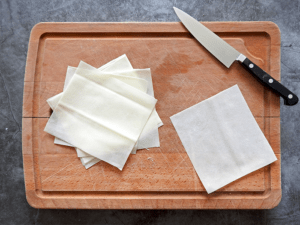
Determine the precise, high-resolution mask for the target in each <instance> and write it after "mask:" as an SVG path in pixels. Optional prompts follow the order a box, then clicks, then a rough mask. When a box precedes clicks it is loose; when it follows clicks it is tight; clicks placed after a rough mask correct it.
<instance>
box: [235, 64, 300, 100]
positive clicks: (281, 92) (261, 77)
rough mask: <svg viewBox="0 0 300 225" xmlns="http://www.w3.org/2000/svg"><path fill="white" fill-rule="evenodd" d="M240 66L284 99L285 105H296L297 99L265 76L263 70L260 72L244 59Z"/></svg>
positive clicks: (259, 69)
mask: <svg viewBox="0 0 300 225" xmlns="http://www.w3.org/2000/svg"><path fill="white" fill-rule="evenodd" d="M241 64H242V65H243V66H244V67H245V68H246V69H247V70H248V71H249V72H250V73H251V74H252V75H253V76H254V77H255V78H257V79H258V80H259V81H260V82H261V83H262V84H263V85H265V86H267V87H268V88H270V89H271V90H273V91H274V92H276V93H277V94H279V95H280V96H281V97H282V98H283V99H284V104H285V105H290V106H292V105H296V104H297V103H298V100H299V99H298V97H297V95H295V94H294V93H293V92H291V91H290V90H289V89H287V88H286V87H285V86H283V85H282V84H281V83H279V82H278V81H277V80H275V79H274V78H273V77H271V76H270V75H269V74H267V73H266V72H265V71H264V70H262V69H261V68H260V67H259V66H257V65H256V64H254V63H253V62H251V61H250V60H249V59H248V58H246V59H245V60H244V61H243V62H241Z"/></svg>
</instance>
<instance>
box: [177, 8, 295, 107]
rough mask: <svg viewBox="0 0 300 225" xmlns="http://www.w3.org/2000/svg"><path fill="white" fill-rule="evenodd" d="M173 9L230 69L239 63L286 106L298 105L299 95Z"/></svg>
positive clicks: (184, 14) (181, 12)
mask: <svg viewBox="0 0 300 225" xmlns="http://www.w3.org/2000/svg"><path fill="white" fill-rule="evenodd" d="M173 8H174V10H175V13H176V14H177V16H178V17H179V19H180V20H181V22H182V23H183V25H184V26H185V27H186V28H187V29H188V31H189V32H190V33H191V34H192V35H193V36H194V37H195V38H196V39H197V40H198V41H199V42H200V44H202V45H203V46H204V47H205V48H206V49H207V50H208V51H209V52H210V53H211V54H212V55H214V56H215V57H216V58H217V59H218V60H219V61H220V62H221V63H223V64H224V65H225V66H226V67H227V68H229V67H230V66H231V65H232V63H233V62H235V61H238V62H240V63H241V64H242V66H243V67H244V68H245V69H246V70H247V71H248V72H250V74H251V75H253V76H254V77H255V78H256V79H258V81H260V82H261V83H262V84H263V85H265V86H266V87H268V88H270V89H271V90H272V91H274V92H276V93H277V94H279V95H280V96H281V97H282V98H283V99H284V104H285V105H289V106H292V105H296V104H297V103H298V101H299V99H298V97H297V95H295V94H294V93H293V92H291V91H290V90H289V89H287V88H286V87H285V86H283V85H282V84H281V83H279V82H278V81H277V80H275V79H274V78H273V77H271V76H270V75H269V74H268V73H266V72H265V71H264V70H262V69H261V68H260V67H259V66H257V65H256V64H255V63H253V62H252V61H251V60H250V59H248V58H247V57H246V56H244V55H243V54H241V53H240V52H238V51H237V50H236V49H235V48H233V47H232V46H231V45H229V44H228V43H227V42H225V41H224V40H223V39H222V38H220V37H219V36H218V35H216V34H215V33H214V32H212V31H211V30H209V29H208V28H207V27H205V26H204V25H203V24H201V23H200V22H199V21H197V20H196V19H194V18H193V17H191V16H190V15H188V14H187V13H185V12H183V11H182V10H180V9H177V8H176V7H173Z"/></svg>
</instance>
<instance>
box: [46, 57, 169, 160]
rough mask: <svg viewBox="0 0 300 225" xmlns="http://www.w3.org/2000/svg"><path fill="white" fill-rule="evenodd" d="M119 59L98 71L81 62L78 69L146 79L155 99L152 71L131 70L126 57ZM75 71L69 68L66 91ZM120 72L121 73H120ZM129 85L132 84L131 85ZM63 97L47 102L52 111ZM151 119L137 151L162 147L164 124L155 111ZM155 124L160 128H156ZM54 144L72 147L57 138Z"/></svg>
mask: <svg viewBox="0 0 300 225" xmlns="http://www.w3.org/2000/svg"><path fill="white" fill-rule="evenodd" d="M119 58H121V60H118V59H116V60H113V61H112V62H110V63H108V64H106V65H104V66H102V67H100V68H99V69H96V68H94V67H92V66H91V65H89V64H87V63H85V62H83V61H81V62H80V63H79V66H78V68H80V69H88V70H94V72H95V71H102V72H103V71H116V72H118V73H117V74H116V75H121V76H125V77H126V76H131V77H134V78H142V79H145V80H146V81H147V82H148V86H147V93H148V94H149V95H151V96H153V97H154V91H153V84H152V78H151V72H150V69H136V70H134V69H133V70H132V69H130V68H132V67H131V64H130V63H129V60H128V59H127V57H126V56H123V57H119ZM117 62H118V63H119V64H117ZM124 70H126V71H125V72H124ZM75 71H76V68H75V67H68V70H67V75H66V81H65V86H64V89H65V88H66V87H67V85H68V83H69V81H70V80H71V78H72V76H73V75H74V73H75ZM119 71H121V72H119ZM97 73H98V72H97ZM90 75H93V74H90ZM129 84H131V83H129ZM61 95H62V93H60V94H58V95H56V96H54V97H52V98H49V99H48V100H47V102H48V104H49V105H50V107H51V108H52V109H54V108H55V106H56V105H57V103H58V101H59V99H60V97H61ZM150 118H151V119H150V120H149V122H147V126H145V128H144V130H143V132H142V134H141V137H140V140H139V142H138V144H137V146H136V147H137V149H143V148H153V147H159V146H160V143H159V133H158V127H159V126H162V125H163V123H162V121H161V119H160V118H159V116H158V114H157V112H156V110H154V111H153V113H152V114H151V117H150ZM155 123H156V124H157V125H158V126H156V124H155ZM54 143H55V144H60V145H67V146H72V145H70V144H69V143H67V142H65V141H62V140H60V139H59V138H57V137H56V138H55V140H54ZM135 152H136V149H135V150H133V151H132V153H133V154H134V153H135ZM77 154H78V157H85V156H87V157H90V156H89V155H88V154H87V153H85V152H83V151H82V150H80V149H77Z"/></svg>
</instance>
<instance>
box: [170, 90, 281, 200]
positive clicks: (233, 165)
mask: <svg viewBox="0 0 300 225" xmlns="http://www.w3.org/2000/svg"><path fill="white" fill-rule="evenodd" d="M171 121H172V123H173V125H174V127H175V129H176V131H177V133H178V135H179V137H180V140H181V142H182V144H183V146H184V148H185V150H186V152H187V154H188V156H189V158H190V160H191V161H192V164H193V166H194V168H195V170H196V172H197V174H198V176H199V178H200V180H201V182H202V183H203V185H204V187H205V189H206V191H207V192H208V193H209V194H210V193H212V192H214V191H216V190H218V189H219V188H221V187H223V186H225V185H227V184H229V183H231V182H233V181H235V180H237V179H239V178H241V177H243V176H245V175H247V174H249V173H251V172H253V171H255V170H258V169H260V168H262V167H264V166H266V165H268V164H270V163H272V162H274V161H276V160H277V159H276V156H275V154H274V152H273V150H272V148H271V146H270V145H269V143H268V141H267V140H266V138H265V136H264V134H263V132H262V131H261V129H260V128H259V126H258V124H257V122H256V121H255V118H254V117H253V115H252V113H251V111H250V109H249V107H248V105H247V103H246V101H245V99H244V97H243V95H242V93H241V91H240V89H239V88H238V86H237V85H235V86H233V87H231V88H229V89H227V90H225V91H222V92H220V93H219V94H217V95H215V96H213V97H211V98H209V99H207V100H204V101H202V102H200V103H198V104H196V105H194V106H192V107H190V108H188V109H186V110H184V111H182V112H180V113H178V114H176V115H174V116H172V117H171Z"/></svg>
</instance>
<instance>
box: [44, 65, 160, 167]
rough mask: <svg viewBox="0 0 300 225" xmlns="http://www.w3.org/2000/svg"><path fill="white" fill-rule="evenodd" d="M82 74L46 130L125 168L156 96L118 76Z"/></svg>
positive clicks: (62, 101) (65, 96)
mask: <svg viewBox="0 0 300 225" xmlns="http://www.w3.org/2000/svg"><path fill="white" fill-rule="evenodd" d="M81 72H82V73H81ZM79 74H80V75H79ZM79 74H77V73H76V74H75V75H74V76H73V78H72V79H71V81H70V84H69V85H68V87H67V88H66V90H65V91H64V92H63V95H62V97H61V99H60V101H59V103H58V105H57V106H56V108H55V111H54V112H53V114H52V115H51V117H50V119H49V121H48V123H47V125H46V127H45V131H46V132H48V133H50V134H52V135H54V136H56V137H58V138H60V139H62V140H64V141H66V142H68V143H70V144H72V145H74V146H76V147H78V148H80V149H82V150H83V151H85V152H86V153H88V154H90V155H92V156H94V157H96V158H98V159H101V160H103V161H105V162H107V163H109V164H111V165H113V166H116V167H117V168H119V169H120V170H122V168H123V166H124V164H125V162H126V160H127V158H128V156H129V154H130V152H131V150H132V149H133V147H134V145H135V143H136V141H137V140H138V138H139V136H140V134H141V132H142V129H143V128H144V126H145V124H146V122H147V120H148V119H149V117H150V115H151V113H152V111H153V109H154V106H155V104H156V99H154V98H153V97H151V96H149V95H147V94H146V93H143V92H142V91H140V90H138V89H136V88H133V87H132V86H130V85H128V84H126V83H124V82H122V81H120V80H118V79H115V78H109V77H108V76H103V75H99V76H88V75H86V74H85V73H84V71H83V70H81V71H80V70H79Z"/></svg>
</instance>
